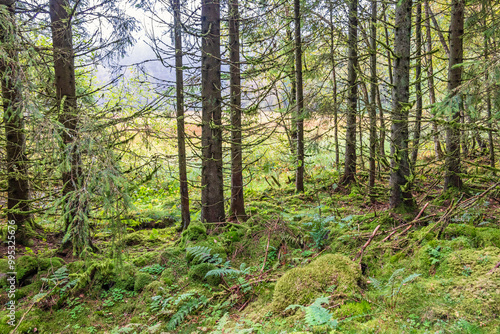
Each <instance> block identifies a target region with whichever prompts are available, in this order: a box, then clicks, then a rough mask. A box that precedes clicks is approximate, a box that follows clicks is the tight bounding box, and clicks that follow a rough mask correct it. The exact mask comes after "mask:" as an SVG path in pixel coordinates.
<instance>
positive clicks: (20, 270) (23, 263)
mask: <svg viewBox="0 0 500 334" xmlns="http://www.w3.org/2000/svg"><path fill="white" fill-rule="evenodd" d="M37 271H38V261H37V259H36V258H35V257H33V256H29V255H23V256H21V257H19V258H17V259H16V272H17V280H18V282H22V281H24V280H25V279H26V278H28V277H30V276H33V275H35V274H36V273H37Z"/></svg>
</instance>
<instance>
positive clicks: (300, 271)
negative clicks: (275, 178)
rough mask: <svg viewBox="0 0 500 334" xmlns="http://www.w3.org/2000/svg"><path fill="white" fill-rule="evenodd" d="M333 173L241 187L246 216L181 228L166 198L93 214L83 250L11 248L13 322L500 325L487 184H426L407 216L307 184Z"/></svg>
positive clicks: (174, 329) (498, 329)
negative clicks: (105, 219) (98, 219)
mask: <svg viewBox="0 0 500 334" xmlns="http://www.w3.org/2000/svg"><path fill="white" fill-rule="evenodd" d="M333 177H334V176H332V175H329V174H328V173H323V174H318V175H316V176H314V175H313V176H311V177H310V179H309V180H308V181H309V183H308V185H309V188H310V189H312V190H311V191H309V192H306V193H304V194H300V195H297V194H295V193H294V191H293V187H292V185H291V184H288V185H287V184H284V183H283V184H282V185H281V186H280V187H278V186H275V187H274V188H273V187H272V185H270V186H267V187H265V186H262V187H260V188H259V187H256V188H251V189H248V190H247V193H246V200H247V203H246V204H247V211H248V212H247V213H248V214H249V219H248V220H247V221H246V222H242V223H230V224H228V225H226V226H222V225H205V226H203V225H201V224H200V223H196V219H195V218H196V216H195V215H193V217H194V219H193V223H192V224H191V227H190V228H189V229H188V230H187V231H184V232H183V233H180V232H179V231H178V227H179V222H178V220H179V219H178V211H176V210H178V209H177V208H175V207H174V208H173V209H168V208H170V207H171V205H170V204H169V205H168V206H167V207H165V206H150V205H149V206H147V209H144V210H141V209H140V208H141V205H138V208H139V209H138V210H137V212H134V213H133V214H131V215H130V216H129V217H127V219H125V220H124V223H125V224H126V227H127V228H126V232H123V233H122V234H120V235H119V236H118V237H117V238H113V236H112V235H113V233H110V231H108V230H106V229H104V228H102V229H100V228H99V227H96V229H95V231H94V232H95V239H94V240H95V244H96V246H97V248H98V249H99V252H98V253H96V254H91V255H89V256H88V257H87V258H84V259H79V258H74V257H71V256H69V255H65V256H62V255H60V254H58V253H57V243H55V242H54V241H51V240H52V239H50V238H48V239H49V240H43V241H37V242H35V244H34V246H33V247H31V248H18V249H17V251H18V254H19V256H18V257H17V259H16V266H17V267H16V269H17V283H16V287H17V293H16V298H15V299H16V306H17V309H16V319H17V320H19V319H21V317H23V315H24V318H23V320H22V322H21V324H20V325H19V327H18V328H17V333H485V334H486V333H500V268H497V269H494V268H495V266H496V264H498V263H499V262H500V223H499V219H498V217H500V208H499V205H498V201H497V200H496V199H495V198H498V194H499V190H498V189H496V190H495V191H493V192H490V193H488V194H486V195H485V196H482V197H478V198H477V201H473V200H474V197H473V196H474V195H475V194H477V193H480V192H481V190H477V191H476V193H473V194H472V195H470V194H469V195H466V196H465V197H463V200H465V199H472V201H473V204H472V205H470V206H464V207H462V208H460V207H457V209H456V210H455V211H451V212H450V211H449V210H447V209H449V208H450V203H451V202H450V199H449V198H443V197H444V196H450V195H448V194H447V195H441V196H440V193H439V189H434V188H427V189H424V190H422V191H421V192H420V193H417V194H416V195H417V200H418V201H419V208H420V209H421V208H422V207H423V205H424V204H425V203H429V205H428V206H427V208H426V210H425V211H424V212H422V214H421V216H420V219H419V220H418V221H417V222H415V223H412V224H409V223H411V222H412V220H413V219H414V218H415V216H416V215H417V213H418V211H417V212H410V213H403V214H401V213H395V212H392V211H391V210H389V209H388V208H387V206H385V205H382V204H372V203H370V200H369V198H368V197H367V195H366V194H365V192H364V191H362V190H361V188H359V187H357V186H353V187H352V188H350V189H342V190H335V191H334V190H333V189H332V188H331V187H324V186H322V187H321V188H320V187H319V186H318V185H320V184H321V185H324V184H328V180H330V179H332V178H333ZM146 186H147V185H146ZM315 187H316V188H315ZM495 196H496V197H495ZM457 198H458V197H457ZM169 200H170V201H171V202H174V201H175V200H173V199H172V198H169ZM378 200H379V201H380V202H385V201H386V198H385V197H384V196H381V197H380V198H379V199H378ZM160 202H161V200H160ZM142 207H143V208H144V207H146V206H145V205H143V206H142ZM193 210H196V208H194V209H193ZM377 226H380V227H379V229H378V234H377V235H375V236H374V238H373V239H372V240H371V242H370V244H369V245H368V246H367V247H366V249H365V250H364V252H362V254H361V253H360V249H361V247H362V246H363V245H364V244H365V243H366V242H367V241H368V240H369V238H370V236H371V235H372V232H373V231H374V230H375V228H376V227H377ZM393 232H394V233H393ZM389 235H391V237H390V238H387V237H388V236H389ZM54 240H55V239H54ZM356 255H358V257H357V258H356V260H355V261H353V259H354V258H355V257H356ZM0 269H1V272H2V273H5V272H7V271H8V270H7V269H8V260H7V258H6V257H4V258H3V259H1V260H0ZM0 278H1V280H0V284H1V287H2V291H1V295H0V302H1V304H2V305H3V308H2V310H1V311H0V333H9V332H10V331H11V330H12V327H11V326H9V325H8V324H7V322H8V320H9V317H8V310H7V308H6V303H7V302H8V300H9V299H8V296H7V292H8V284H7V281H6V276H2V277H0ZM321 297H325V298H326V301H324V300H322V299H318V298H321ZM291 305H295V306H292V307H290V306H291Z"/></svg>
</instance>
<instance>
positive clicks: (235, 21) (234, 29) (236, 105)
mask: <svg viewBox="0 0 500 334" xmlns="http://www.w3.org/2000/svg"><path fill="white" fill-rule="evenodd" d="M229 52H230V72H231V78H230V83H229V85H230V95H231V210H230V211H231V215H232V217H234V218H236V219H237V220H245V219H246V213H245V201H244V196H243V152H242V147H241V144H242V141H241V131H242V130H241V69H240V15H239V5H238V0H230V2H229Z"/></svg>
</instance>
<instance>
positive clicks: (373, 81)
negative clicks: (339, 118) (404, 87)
mask: <svg viewBox="0 0 500 334" xmlns="http://www.w3.org/2000/svg"><path fill="white" fill-rule="evenodd" d="M370 28H371V31H370V32H371V36H370V172H369V180H368V188H369V192H370V198H371V200H372V201H374V199H375V192H374V187H375V158H376V154H377V100H376V99H377V84H378V83H377V0H372V3H371V27H370Z"/></svg>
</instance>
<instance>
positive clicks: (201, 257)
mask: <svg viewBox="0 0 500 334" xmlns="http://www.w3.org/2000/svg"><path fill="white" fill-rule="evenodd" d="M211 252H212V249H211V248H209V247H207V246H195V247H188V248H186V255H187V256H188V257H192V258H193V259H192V261H193V262H195V263H204V262H207V263H215V264H221V263H222V259H221V258H220V256H219V254H210V253H211Z"/></svg>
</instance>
